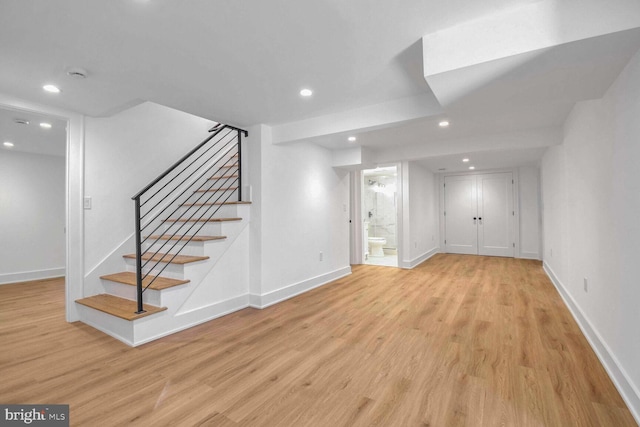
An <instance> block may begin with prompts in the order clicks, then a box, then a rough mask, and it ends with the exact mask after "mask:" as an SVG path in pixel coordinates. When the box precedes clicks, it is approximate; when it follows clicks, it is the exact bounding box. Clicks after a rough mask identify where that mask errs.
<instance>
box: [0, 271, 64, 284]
mask: <svg viewBox="0 0 640 427" xmlns="http://www.w3.org/2000/svg"><path fill="white" fill-rule="evenodd" d="M64 275H65V268H64V267H59V268H48V269H46V270H33V271H23V272H20V273H7V274H0V285H7V284H9V283H20V282H30V281H32V280H43V279H53V278H56V277H64Z"/></svg>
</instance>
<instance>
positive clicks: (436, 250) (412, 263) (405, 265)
mask: <svg viewBox="0 0 640 427" xmlns="http://www.w3.org/2000/svg"><path fill="white" fill-rule="evenodd" d="M439 252H440V248H433V249H431V250H430V251H427V252H425V253H423V254H422V255H420V256H419V257H416V258H414V259H412V260H410V261H406V260H402V261H401V262H400V268H405V269H409V270H410V269H412V268H415V267H417V266H419V265H420V264H422V263H423V262H425V261H426V260H428V259H429V258H431V257H432V256H434V255H435V254H437V253H439Z"/></svg>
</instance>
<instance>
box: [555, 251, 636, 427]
mask: <svg viewBox="0 0 640 427" xmlns="http://www.w3.org/2000/svg"><path fill="white" fill-rule="evenodd" d="M542 266H543V268H544V271H545V273H547V276H548V277H549V279H550V280H551V282H552V283H553V285H554V286H555V287H556V289H557V290H558V293H559V294H560V296H561V297H562V300H563V301H564V303H565V305H566V306H567V308H569V311H570V312H571V314H572V315H573V318H574V319H575V321H576V322H577V323H578V326H579V327H580V329H581V330H582V333H583V334H584V336H585V337H586V338H587V341H589V344H590V345H591V348H592V349H593V351H594V352H595V353H596V355H597V356H598V359H600V362H601V363H602V365H603V366H604V369H605V370H606V371H607V373H608V374H609V377H610V378H611V380H612V381H613V383H614V384H615V386H616V388H617V389H618V392H620V395H621V396H622V399H623V400H624V401H625V403H626V404H627V406H628V407H629V410H630V411H631V414H632V415H633V417H634V418H635V420H636V422H637V423H638V424H639V425H640V391H638V388H637V387H636V386H635V385H634V384H633V382H632V381H631V380H630V379H629V376H628V375H627V373H626V371H625V370H624V368H623V367H622V366H621V365H620V363H619V362H618V359H617V358H616V357H615V355H614V354H613V352H612V351H611V349H610V348H609V346H608V345H607V344H606V342H605V341H604V340H603V339H602V337H601V336H600V334H599V333H598V331H596V329H595V328H594V327H593V326H592V325H591V322H589V319H588V318H587V316H585V314H584V313H583V312H582V310H581V309H580V306H578V304H577V303H576V302H575V300H574V299H573V297H572V296H571V294H569V292H567V290H566V288H565V287H564V285H563V284H562V282H560V280H559V279H558V277H557V276H556V274H555V273H554V272H553V270H552V269H551V267H549V265H548V264H547V263H546V262H543V264H542Z"/></svg>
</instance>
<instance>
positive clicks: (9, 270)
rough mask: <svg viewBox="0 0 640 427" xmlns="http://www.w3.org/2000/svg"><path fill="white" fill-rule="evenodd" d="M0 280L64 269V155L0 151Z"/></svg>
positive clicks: (38, 276)
mask: <svg viewBox="0 0 640 427" xmlns="http://www.w3.org/2000/svg"><path fill="white" fill-rule="evenodd" d="M0 183H1V184H0V206H2V208H1V209H0V236H1V237H0V241H2V244H0V259H2V262H1V263H0V283H11V282H19V281H25V280H35V279H41V278H46V277H56V276H64V274H65V232H64V228H65V193H66V191H65V158H64V157H59V156H45V155H39V154H30V153H21V152H12V151H9V150H2V152H0Z"/></svg>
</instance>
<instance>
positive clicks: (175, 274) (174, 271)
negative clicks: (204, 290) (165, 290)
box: [125, 258, 186, 279]
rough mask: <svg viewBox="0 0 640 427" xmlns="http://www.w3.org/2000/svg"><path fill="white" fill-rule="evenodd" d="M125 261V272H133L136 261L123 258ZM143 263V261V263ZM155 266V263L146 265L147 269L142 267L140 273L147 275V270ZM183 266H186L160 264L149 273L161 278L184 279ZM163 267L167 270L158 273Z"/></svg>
mask: <svg viewBox="0 0 640 427" xmlns="http://www.w3.org/2000/svg"><path fill="white" fill-rule="evenodd" d="M125 261H126V265H127V269H126V271H131V272H134V273H135V271H136V260H135V259H133V258H125ZM143 263H144V261H143ZM153 265H155V262H150V263H149V264H147V267H143V268H142V272H143V273H145V274H146V273H148V272H149V269H150V268H151V267H152V266H153ZM185 265H186V264H169V265H168V266H167V264H166V263H164V262H161V263H159V264H158V266H157V267H155V268H153V270H152V271H151V272H150V274H152V275H154V276H158V275H160V276H162V277H168V278H169V279H184V278H185V268H184V267H185ZM165 266H167V268H165V269H164V270H163V271H162V273H161V272H160V270H162V269H163V268H164V267H165Z"/></svg>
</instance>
